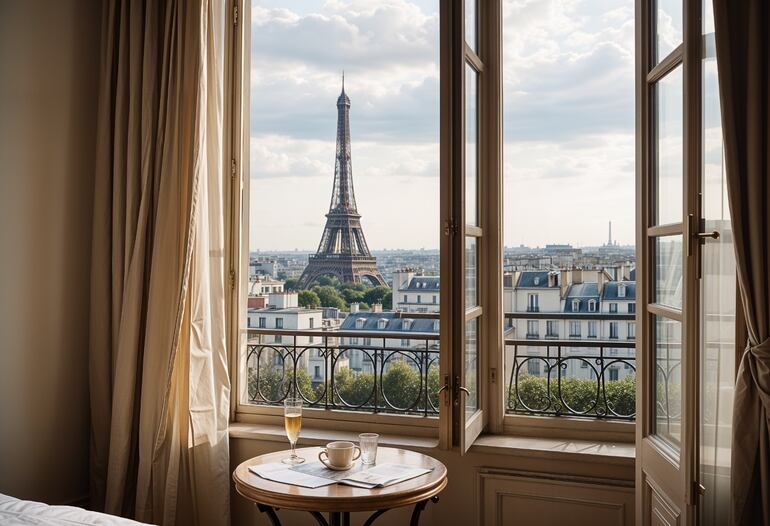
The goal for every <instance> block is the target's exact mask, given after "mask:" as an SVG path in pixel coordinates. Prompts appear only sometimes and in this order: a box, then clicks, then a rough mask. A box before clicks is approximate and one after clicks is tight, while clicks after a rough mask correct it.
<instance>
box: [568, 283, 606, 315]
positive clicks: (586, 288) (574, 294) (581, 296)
mask: <svg viewBox="0 0 770 526" xmlns="http://www.w3.org/2000/svg"><path fill="white" fill-rule="evenodd" d="M605 286H606V285H605ZM575 299H577V300H580V305H579V308H578V310H573V309H572V300H575ZM592 299H593V300H595V301H596V310H595V311H593V312H598V311H599V284H598V283H573V284H572V285H570V286H569V288H568V289H567V294H566V295H565V296H564V312H586V313H588V312H591V311H589V310H588V302H589V301H590V300H592Z"/></svg>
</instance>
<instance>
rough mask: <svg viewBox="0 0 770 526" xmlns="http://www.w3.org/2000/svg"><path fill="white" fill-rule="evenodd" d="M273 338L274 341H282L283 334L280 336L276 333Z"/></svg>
mask: <svg viewBox="0 0 770 526" xmlns="http://www.w3.org/2000/svg"><path fill="white" fill-rule="evenodd" d="M274 340H275V343H283V336H281V335H280V334H278V335H276V336H275V337H274Z"/></svg>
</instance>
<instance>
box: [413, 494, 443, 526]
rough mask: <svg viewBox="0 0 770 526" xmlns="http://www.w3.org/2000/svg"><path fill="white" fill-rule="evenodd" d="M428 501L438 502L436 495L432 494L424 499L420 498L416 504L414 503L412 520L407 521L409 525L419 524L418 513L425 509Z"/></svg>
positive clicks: (416, 525) (417, 525)
mask: <svg viewBox="0 0 770 526" xmlns="http://www.w3.org/2000/svg"><path fill="white" fill-rule="evenodd" d="M428 501H431V502H438V495H434V496H433V497H431V498H429V499H425V500H421V501H420V502H418V503H417V504H415V505H414V511H413V512H412V520H411V521H409V526H419V524H420V515H421V514H422V512H423V510H424V509H425V506H427V505H428Z"/></svg>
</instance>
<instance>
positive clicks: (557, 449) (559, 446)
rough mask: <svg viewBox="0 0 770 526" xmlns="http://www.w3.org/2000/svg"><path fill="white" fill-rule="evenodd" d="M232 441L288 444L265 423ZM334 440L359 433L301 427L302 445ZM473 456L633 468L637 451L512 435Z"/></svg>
mask: <svg viewBox="0 0 770 526" xmlns="http://www.w3.org/2000/svg"><path fill="white" fill-rule="evenodd" d="M230 438H236V439H245V440H260V441H265V442H280V443H283V444H285V443H286V431H285V430H284V428H283V426H275V425H266V424H244V423H231V424H230ZM332 440H350V441H354V442H357V441H358V433H357V432H350V431H341V430H323V429H313V428H305V427H303V428H302V436H301V437H300V439H299V444H298V445H299V446H300V447H305V446H319V445H324V444H326V443H328V442H330V441H332ZM379 443H380V444H381V445H384V446H393V447H405V448H415V449H433V448H436V447H438V440H437V439H435V438H429V437H417V436H406V435H388V434H381V435H380V440H379ZM470 452H472V453H481V454H491V455H514V456H516V455H518V456H526V457H536V458H543V459H550V460H572V461H585V462H592V461H597V462H603V463H610V464H626V465H629V464H630V465H633V463H634V459H635V456H636V451H635V448H634V444H633V443H624V442H607V441H600V440H565V439H556V438H539V437H523V436H512V435H481V436H480V437H478V438H477V439H476V441H475V442H474V443H473V445H472V446H471V448H470Z"/></svg>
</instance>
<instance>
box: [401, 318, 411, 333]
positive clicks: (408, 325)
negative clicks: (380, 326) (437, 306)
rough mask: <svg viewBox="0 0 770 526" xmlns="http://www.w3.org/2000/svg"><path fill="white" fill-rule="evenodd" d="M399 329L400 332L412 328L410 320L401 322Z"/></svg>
mask: <svg viewBox="0 0 770 526" xmlns="http://www.w3.org/2000/svg"><path fill="white" fill-rule="evenodd" d="M401 328H402V330H405V331H408V330H409V329H411V328H412V320H403V321H402V322H401Z"/></svg>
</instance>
